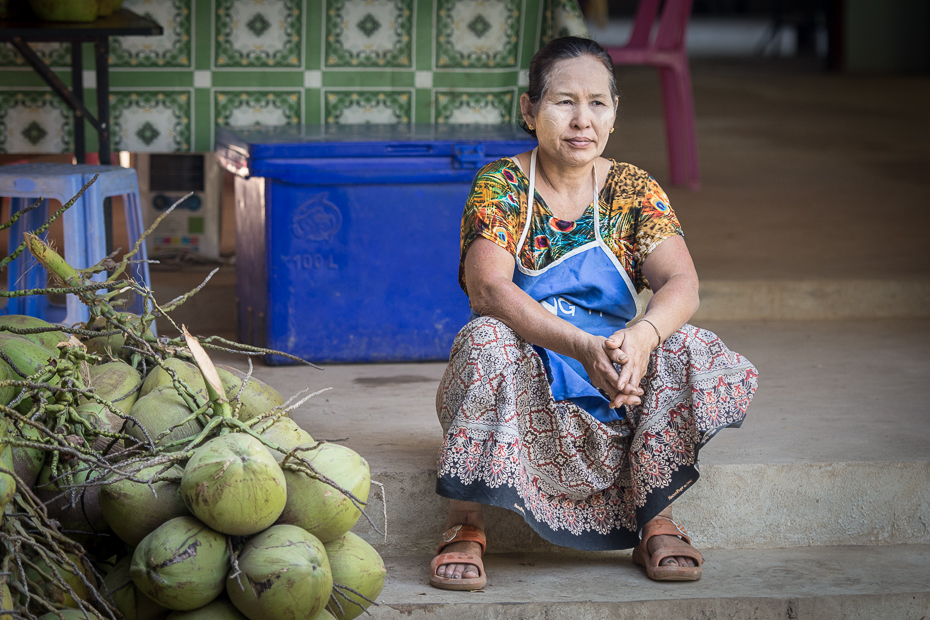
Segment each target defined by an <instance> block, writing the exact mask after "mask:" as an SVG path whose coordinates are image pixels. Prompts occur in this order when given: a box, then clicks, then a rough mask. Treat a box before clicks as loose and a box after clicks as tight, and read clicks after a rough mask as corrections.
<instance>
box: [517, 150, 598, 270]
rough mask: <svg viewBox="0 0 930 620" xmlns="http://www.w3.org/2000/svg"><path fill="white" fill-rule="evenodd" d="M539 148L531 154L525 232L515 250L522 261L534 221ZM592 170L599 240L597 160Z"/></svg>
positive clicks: (595, 224)
mask: <svg viewBox="0 0 930 620" xmlns="http://www.w3.org/2000/svg"><path fill="white" fill-rule="evenodd" d="M538 150H539V147H538V146H537V147H535V148H534V149H533V152H532V154H531V155H530V187H529V190H528V191H529V195H528V196H527V198H526V223H525V224H524V225H523V233H522V234H521V235H520V241H519V242H517V249H516V251H515V252H514V259H515V260H516V261H517V262H519V261H520V250H522V249H523V244H524V243H525V242H526V237H527V235H529V233H530V226H531V225H532V223H533V207H534V203H535V200H534V199H535V196H536V151H538ZM591 172H592V173H593V176H594V201H593V204H594V238H595V239H596V240H597V241H600V240H601V226H600V223H601V221H600V220H601V218H600V211H601V205H600V196H599V195H598V192H597V161H595V162H594V165H593V166H592V168H591Z"/></svg>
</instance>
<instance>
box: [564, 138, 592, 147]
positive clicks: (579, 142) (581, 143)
mask: <svg viewBox="0 0 930 620" xmlns="http://www.w3.org/2000/svg"><path fill="white" fill-rule="evenodd" d="M566 142H568V143H569V144H571V145H572V146H574V147H577V148H584V147H586V146H588V145H589V144H593V143H594V140H589V139H588V138H569V139H568V140H566Z"/></svg>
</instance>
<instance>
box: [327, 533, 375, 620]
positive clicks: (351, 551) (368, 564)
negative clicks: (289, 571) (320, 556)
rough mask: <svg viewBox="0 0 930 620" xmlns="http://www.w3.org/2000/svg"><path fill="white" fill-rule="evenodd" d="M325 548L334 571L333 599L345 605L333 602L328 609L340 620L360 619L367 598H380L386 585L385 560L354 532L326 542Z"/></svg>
mask: <svg viewBox="0 0 930 620" xmlns="http://www.w3.org/2000/svg"><path fill="white" fill-rule="evenodd" d="M325 548H326V556H327V557H328V558H329V564H330V567H332V571H333V598H334V599H335V600H336V601H338V602H339V605H340V606H342V610H341V611H340V610H339V606H337V605H336V604H335V603H334V602H333V601H330V602H329V603H328V604H327V605H326V609H328V610H329V612H330V613H331V614H333V615H334V616H335V617H336V618H337V620H352V618H357V617H358V616H360V615H362V613H364V611H365V610H366V609H368V606H369V605H371V603H369V602H368V601H366V600H365V598H367V599H370V600H372V601H373V600H375V599H377V598H378V595H379V594H381V590H382V589H383V588H384V578H385V576H386V575H387V570H386V569H385V568H384V561H383V560H382V559H381V556H380V555H378V552H377V551H375V550H374V548H373V547H372V546H371V545H369V544H368V543H367V542H365V541H364V540H362V539H361V538H360V537H359V536H356V535H355V534H353V533H352V532H348V533H347V534H346V535H345V536H342V537H341V538H337V539H336V540H334V541H331V542H328V543H326V545H325ZM339 586H345V587H344V588H340V587H339ZM352 590H355V592H358V593H359V594H362V595H363V596H364V597H365V598H362V597H361V596H358V594H354V593H353V592H352Z"/></svg>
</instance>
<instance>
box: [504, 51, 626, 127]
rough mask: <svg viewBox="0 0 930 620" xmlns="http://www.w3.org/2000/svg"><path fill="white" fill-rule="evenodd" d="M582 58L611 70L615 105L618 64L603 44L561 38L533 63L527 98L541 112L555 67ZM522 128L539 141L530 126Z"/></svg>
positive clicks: (610, 79)
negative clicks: (615, 76) (615, 75)
mask: <svg viewBox="0 0 930 620" xmlns="http://www.w3.org/2000/svg"><path fill="white" fill-rule="evenodd" d="M582 56H592V57H594V58H596V59H598V60H600V61H601V64H603V65H604V68H605V69H607V75H608V78H607V79H608V83H609V84H610V98H611V101H613V100H614V99H616V97H617V96H618V93H617V80H616V79H615V78H614V63H613V61H612V60H611V59H610V54H608V53H607V50H606V49H604V47H603V46H602V45H601V44H600V43H598V42H597V41H593V40H591V39H582V38H581V37H561V38H559V39H553V40H551V41H549V42H548V43H546V45H544V46H543V47H542V48H541V49H540V50H539V51H538V52H536V55H535V56H533V60H532V61H531V62H530V84H529V88H528V89H527V91H526V94H527V95H529V98H530V102H531V103H532V104H533V106H534V107H536V108H537V109H538V107H539V101H540V99H542V96H543V93H544V92H546V89H547V88H549V75H550V74H551V73H552V69H553V67H555V63H557V62H559V61H560V60H571V59H572V58H580V57H582ZM521 126H522V127H523V130H524V131H525V132H527V133H528V134H530V135H531V136H533V137H534V138H535V137H536V130H535V129H532V130H531V129H530V128H529V127H527V126H526V122H523V123H522V125H521Z"/></svg>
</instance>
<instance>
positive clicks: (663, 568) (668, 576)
mask: <svg viewBox="0 0 930 620" xmlns="http://www.w3.org/2000/svg"><path fill="white" fill-rule="evenodd" d="M703 561H704V558H703V557H702V556H701V554H700V553H698V551H697V550H696V549H694V547H692V546H691V539H690V537H689V536H688V533H687V532H685V531H684V529H683V528H682V527H681V526H680V525H678V524H677V523H676V522H675V521H673V520H672V511H671V508H666V509H665V510H663V511H662V512H661V513H660V514H659V515H657V516H656V517H655V518H654V519H653V520H652V521H650V522H648V523H647V524H646V525H645V526H644V527H643V542H641V543H640V544H639V546H638V547H636V549H634V550H633V562H635V563H636V564H639V565H641V566H644V567H645V568H646V574H647V575H648V576H649V578H650V579H655V580H658V581H695V580H698V579H700V578H701V572H702V571H701V564H702V563H703Z"/></svg>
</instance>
